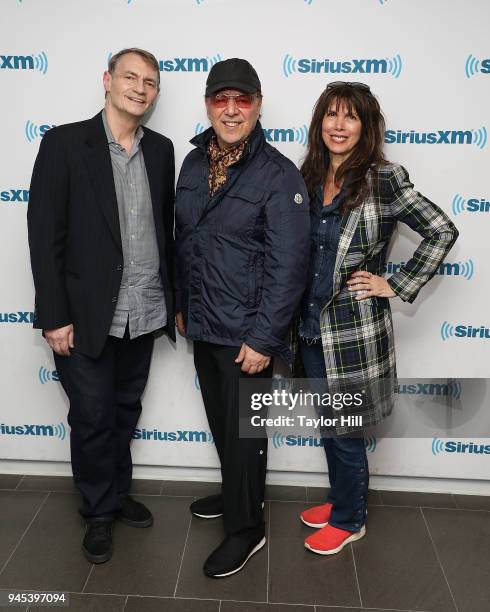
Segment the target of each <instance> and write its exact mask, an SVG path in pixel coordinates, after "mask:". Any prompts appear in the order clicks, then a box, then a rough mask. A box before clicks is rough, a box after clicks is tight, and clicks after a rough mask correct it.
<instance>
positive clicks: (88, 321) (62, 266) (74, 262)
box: [27, 113, 175, 357]
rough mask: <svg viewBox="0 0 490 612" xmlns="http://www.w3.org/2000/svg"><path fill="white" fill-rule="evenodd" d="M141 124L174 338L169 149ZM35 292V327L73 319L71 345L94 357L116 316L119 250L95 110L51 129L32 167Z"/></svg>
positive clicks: (169, 328) (104, 140) (101, 132)
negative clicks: (90, 117)
mask: <svg viewBox="0 0 490 612" xmlns="http://www.w3.org/2000/svg"><path fill="white" fill-rule="evenodd" d="M143 129H144V136H143V138H142V139H141V146H142V149H143V156H144V159H145V165H146V171H147V175H148V181H149V184H150V191H151V199H152V204H153V216H154V220H155V230H156V237H157V242H158V248H159V251H160V273H161V277H162V282H163V288H164V291H165V300H166V306H167V313H168V324H167V333H168V335H169V336H170V337H171V338H172V340H175V325H174V314H175V313H174V297H173V283H172V260H173V252H174V239H173V223H174V175H175V169H174V152H173V145H172V142H171V141H170V140H169V139H168V138H165V136H162V135H161V134H158V133H157V132H154V131H153V130H150V129H148V128H143ZM27 224H28V231H29V247H30V251H31V266H32V274H33V277H34V286H35V289H36V303H35V313H34V315H35V316H34V327H36V328H39V329H55V328H58V327H63V326H65V325H68V324H69V323H73V326H74V334H75V339H74V342H75V347H76V348H77V349H78V350H79V351H80V352H82V353H84V354H86V355H88V356H90V357H98V356H99V355H100V353H101V351H102V348H103V346H104V343H105V341H106V338H107V335H108V333H109V329H110V326H111V323H112V319H113V316H114V310H115V306H116V302H117V297H118V294H119V287H120V285H121V277H122V270H123V252H122V245H121V233H120V229H119V214H118V208H117V200H116V191H115V187H114V177H113V173H112V163H111V158H110V152H109V147H108V144H107V137H106V134H105V130H104V125H103V123H102V114H101V113H99V114H97V115H96V116H95V117H93V118H92V119H89V120H88V121H80V122H78V123H70V124H68V125H61V126H59V127H55V128H52V129H51V130H49V131H48V132H46V134H45V135H44V137H43V139H42V141H41V146H40V148H39V153H38V155H37V158H36V162H35V164H34V170H33V173H32V180H31V187H30V193H29V207H28V212H27Z"/></svg>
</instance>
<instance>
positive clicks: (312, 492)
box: [306, 487, 330, 504]
mask: <svg viewBox="0 0 490 612" xmlns="http://www.w3.org/2000/svg"><path fill="white" fill-rule="evenodd" d="M329 492H330V488H329V487H306V499H307V501H308V502H311V503H314V504H323V503H325V500H326V499H327V495H328V494H329Z"/></svg>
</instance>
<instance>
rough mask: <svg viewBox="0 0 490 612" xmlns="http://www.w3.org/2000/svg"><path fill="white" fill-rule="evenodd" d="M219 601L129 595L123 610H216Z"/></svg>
mask: <svg viewBox="0 0 490 612" xmlns="http://www.w3.org/2000/svg"><path fill="white" fill-rule="evenodd" d="M218 610H219V601H211V600H209V599H165V598H156V597H130V598H129V599H128V603H127V605H126V609H125V610H124V612H218Z"/></svg>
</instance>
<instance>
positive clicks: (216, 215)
mask: <svg viewBox="0 0 490 612" xmlns="http://www.w3.org/2000/svg"><path fill="white" fill-rule="evenodd" d="M205 103H206V110H207V115H208V118H209V120H210V122H211V127H210V128H209V129H208V130H206V131H205V132H204V133H202V134H200V135H199V136H197V137H196V138H194V139H193V140H192V141H191V143H192V144H193V145H194V146H195V149H194V150H193V151H191V152H190V153H189V154H188V155H187V157H186V159H185V160H184V163H183V166H182V170H181V173H180V177H179V181H178V184H177V199H176V226H175V235H176V243H177V244H176V248H177V259H176V277H177V278H176V284H177V291H176V300H177V303H176V312H177V316H176V321H177V326H178V329H179V332H180V333H181V334H182V335H184V336H186V337H187V338H188V339H191V340H193V341H194V362H195V365H196V370H197V373H198V376H199V381H200V386H201V392H202V396H203V400H204V405H205V408H206V414H207V417H208V421H209V426H210V429H211V432H212V434H213V437H214V441H215V444H216V449H217V451H218V455H219V459H220V462H221V473H222V492H221V494H220V495H214V496H210V497H206V498H204V499H199V500H197V501H195V502H194V503H193V504H192V505H191V512H192V513H193V514H194V515H195V516H198V517H200V518H216V517H219V516H223V522H224V528H225V535H226V537H225V539H224V540H223V542H222V543H221V544H220V546H218V548H217V549H216V550H215V551H214V552H213V553H212V554H211V555H210V556H209V557H208V559H207V560H206V562H205V564H204V573H205V574H206V575H207V576H212V577H216V578H217V577H224V576H229V575H231V574H234V573H235V572H237V571H239V570H240V569H241V568H242V567H243V566H244V565H245V563H246V562H247V561H248V559H249V558H250V557H251V556H252V555H253V554H254V553H255V552H257V551H258V550H260V548H262V547H263V546H264V544H265V536H264V534H265V528H264V517H263V500H264V488H265V474H266V463H267V439H264V438H260V439H257V438H255V439H253V438H252V439H251V438H240V437H239V431H238V429H239V428H238V423H239V414H238V404H239V397H238V395H239V393H238V392H239V381H240V379H241V378H242V379H243V378H250V377H253V376H257V377H259V378H270V377H271V373H272V363H271V358H272V357H274V356H276V357H282V358H283V359H284V360H285V361H286V362H289V361H290V354H289V350H288V348H287V344H286V336H287V333H288V330H289V327H290V325H291V321H292V318H293V314H294V311H295V310H296V307H297V305H298V303H299V301H300V298H301V295H302V293H303V290H304V286H305V282H306V275H305V270H306V267H307V263H308V253H309V209H308V195H307V190H306V187H305V184H304V182H303V179H302V177H301V175H300V173H299V171H298V170H297V168H296V167H295V166H294V164H293V163H292V162H291V161H290V160H288V159H287V158H286V157H284V156H283V155H281V153H279V152H278V151H277V150H276V149H274V148H273V147H272V146H270V145H269V144H268V143H266V141H265V138H264V134H263V131H262V127H261V125H260V122H259V121H258V119H259V115H260V110H261V104H262V93H261V85H260V81H259V78H258V76H257V73H256V72H255V70H254V68H253V67H252V66H251V65H250V64H249V63H248V62H247V61H246V60H243V59H238V58H234V59H229V60H225V61H223V62H219V63H217V64H215V65H214V66H213V68H212V69H211V71H210V73H209V77H208V80H207V83H206V93H205Z"/></svg>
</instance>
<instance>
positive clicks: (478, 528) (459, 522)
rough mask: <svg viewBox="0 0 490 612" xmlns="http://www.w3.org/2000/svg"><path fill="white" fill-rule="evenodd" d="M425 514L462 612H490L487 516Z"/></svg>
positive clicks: (489, 523)
mask: <svg viewBox="0 0 490 612" xmlns="http://www.w3.org/2000/svg"><path fill="white" fill-rule="evenodd" d="M423 512H424V516H425V517H426V519H427V523H428V525H429V530H430V533H431V535H432V538H433V540H434V543H435V546H436V549H437V552H438V554H439V558H440V560H441V563H442V566H443V568H444V572H445V574H446V577H447V579H448V581H449V585H450V587H451V591H452V593H453V595H454V598H455V599H456V604H457V606H458V608H459V612H488V610H489V607H490V604H489V601H490V581H489V577H490V557H489V555H488V545H489V542H490V520H489V516H488V514H487V513H486V512H469V511H465V510H456V511H454V510H424V511H423Z"/></svg>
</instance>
